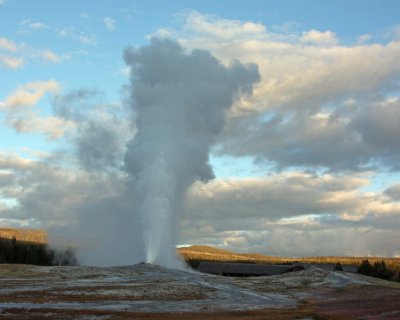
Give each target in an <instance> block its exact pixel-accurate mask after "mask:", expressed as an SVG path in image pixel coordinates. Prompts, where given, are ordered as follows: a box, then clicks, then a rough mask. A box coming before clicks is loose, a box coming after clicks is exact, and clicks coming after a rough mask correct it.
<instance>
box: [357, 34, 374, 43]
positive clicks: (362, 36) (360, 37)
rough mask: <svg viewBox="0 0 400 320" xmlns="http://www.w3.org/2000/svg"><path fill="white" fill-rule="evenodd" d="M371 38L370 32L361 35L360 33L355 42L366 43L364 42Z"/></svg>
mask: <svg viewBox="0 0 400 320" xmlns="http://www.w3.org/2000/svg"><path fill="white" fill-rule="evenodd" d="M371 38H372V37H371V35H370V34H363V35H361V36H359V37H358V39H357V43H360V44H362V43H366V42H368V41H370V40H371Z"/></svg>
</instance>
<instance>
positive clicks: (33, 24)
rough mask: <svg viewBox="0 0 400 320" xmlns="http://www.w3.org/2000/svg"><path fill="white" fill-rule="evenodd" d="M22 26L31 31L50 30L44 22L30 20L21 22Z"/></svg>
mask: <svg viewBox="0 0 400 320" xmlns="http://www.w3.org/2000/svg"><path fill="white" fill-rule="evenodd" d="M20 25H21V26H24V27H26V28H29V29H31V30H42V29H47V28H48V26H47V25H46V24H45V23H43V22H39V21H31V20H29V19H26V20H22V21H21V22H20Z"/></svg>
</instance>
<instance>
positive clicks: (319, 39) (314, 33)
mask: <svg viewBox="0 0 400 320" xmlns="http://www.w3.org/2000/svg"><path fill="white" fill-rule="evenodd" d="M301 40H302V41H304V42H309V43H314V44H325V45H334V44H337V42H338V40H337V38H336V34H335V33H334V32H332V31H329V30H328V31H325V32H322V31H318V30H309V31H305V32H303V35H302V37H301Z"/></svg>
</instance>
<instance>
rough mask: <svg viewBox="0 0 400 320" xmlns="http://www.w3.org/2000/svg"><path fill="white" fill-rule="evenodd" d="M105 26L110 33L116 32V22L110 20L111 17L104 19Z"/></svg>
mask: <svg viewBox="0 0 400 320" xmlns="http://www.w3.org/2000/svg"><path fill="white" fill-rule="evenodd" d="M103 22H104V25H105V27H106V28H107V29H108V30H109V31H114V29H115V20H114V19H112V18H110V17H106V18H104V19H103Z"/></svg>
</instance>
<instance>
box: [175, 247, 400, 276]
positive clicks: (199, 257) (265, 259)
mask: <svg viewBox="0 0 400 320" xmlns="http://www.w3.org/2000/svg"><path fill="white" fill-rule="evenodd" d="M178 253H179V254H180V255H181V256H182V257H183V258H184V259H185V261H187V262H193V261H216V262H247V263H267V264H284V263H293V262H302V263H311V264H333V263H337V262H340V263H341V264H342V265H359V264H361V262H362V261H363V260H365V259H368V261H369V262H370V263H374V262H376V261H381V260H383V261H385V263H386V265H387V266H388V267H390V268H392V269H395V270H400V258H386V257H344V256H317V257H303V258H289V257H278V256H267V255H263V254H257V253H251V254H249V253H235V252H231V251H227V250H221V249H217V248H213V247H209V246H191V247H183V248H179V249H178Z"/></svg>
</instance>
